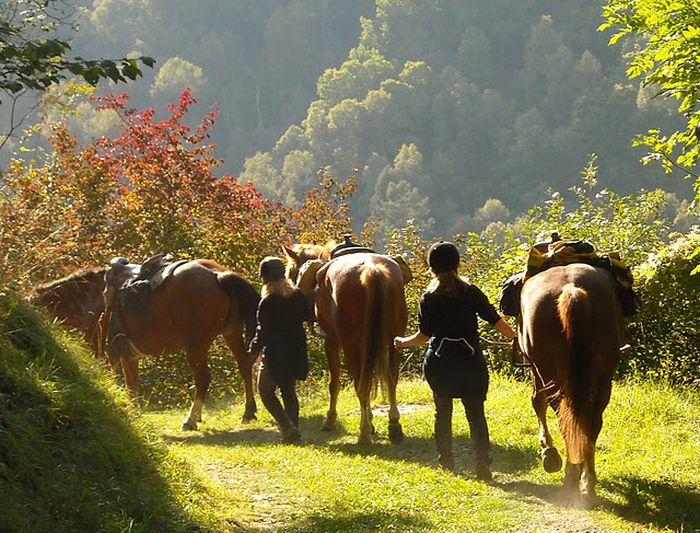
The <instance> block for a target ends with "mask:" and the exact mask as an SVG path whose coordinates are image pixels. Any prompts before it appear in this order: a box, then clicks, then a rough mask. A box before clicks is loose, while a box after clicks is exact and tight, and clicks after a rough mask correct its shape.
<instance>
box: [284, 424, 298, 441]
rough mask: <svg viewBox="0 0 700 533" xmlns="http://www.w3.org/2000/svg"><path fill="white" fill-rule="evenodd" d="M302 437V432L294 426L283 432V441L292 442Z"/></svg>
mask: <svg viewBox="0 0 700 533" xmlns="http://www.w3.org/2000/svg"><path fill="white" fill-rule="evenodd" d="M300 439H301V433H299V430H298V429H297V428H295V427H294V426H292V427H290V428H288V429H285V430H284V431H283V432H282V442H283V443H285V444H292V443H295V442H297V441H299V440H300Z"/></svg>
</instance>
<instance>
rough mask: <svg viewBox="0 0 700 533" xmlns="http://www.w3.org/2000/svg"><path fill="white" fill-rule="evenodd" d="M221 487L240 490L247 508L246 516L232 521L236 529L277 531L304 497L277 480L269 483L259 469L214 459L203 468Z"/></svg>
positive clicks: (302, 501) (303, 501)
mask: <svg viewBox="0 0 700 533" xmlns="http://www.w3.org/2000/svg"><path fill="white" fill-rule="evenodd" d="M203 473H204V474H205V475H207V476H209V477H210V478H212V480H214V482H216V483H217V484H218V485H219V486H221V487H222V488H224V489H225V490H231V491H236V492H239V493H243V498H244V499H245V500H246V501H247V502H249V504H250V508H249V509H248V512H247V513H246V520H245V521H240V522H238V523H237V524H236V526H237V527H236V528H235V529H236V530H238V531H252V532H254V531H260V532H262V531H277V530H279V529H281V528H283V527H284V526H286V525H288V522H289V521H288V518H289V517H290V516H291V515H292V513H293V511H294V510H295V509H299V507H302V506H303V505H304V504H305V501H306V499H307V498H306V497H304V496H292V495H290V494H289V492H288V491H287V490H286V489H285V487H284V486H283V485H281V484H279V483H271V482H270V480H269V479H268V478H267V476H264V474H263V473H262V472H260V473H256V472H255V470H254V469H252V468H251V467H250V466H249V465H248V466H246V465H239V464H235V463H217V464H213V465H209V466H208V467H207V468H206V469H205V470H204V472H203Z"/></svg>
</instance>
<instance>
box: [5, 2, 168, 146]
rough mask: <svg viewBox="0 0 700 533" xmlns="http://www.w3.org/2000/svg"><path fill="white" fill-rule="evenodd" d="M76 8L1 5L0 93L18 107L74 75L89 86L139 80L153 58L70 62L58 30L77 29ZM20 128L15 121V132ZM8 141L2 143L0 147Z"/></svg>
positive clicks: (41, 4) (57, 4)
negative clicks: (20, 99)
mask: <svg viewBox="0 0 700 533" xmlns="http://www.w3.org/2000/svg"><path fill="white" fill-rule="evenodd" d="M75 12H76V11H75V8H74V7H73V6H72V5H71V4H70V3H68V2H67V1H66V0H5V1H3V2H2V4H0V90H1V91H2V92H4V93H5V94H6V95H8V96H9V97H10V98H11V100H12V102H13V103H14V102H15V100H16V97H17V96H18V95H21V94H23V93H25V92H27V91H43V90H45V89H46V88H48V87H50V86H52V85H55V84H58V83H60V82H61V81H62V80H64V79H66V77H68V76H70V75H75V76H80V77H81V78H83V79H85V81H87V82H88V83H90V84H91V85H96V84H97V83H98V82H99V81H100V80H101V79H110V80H112V81H114V82H126V81H128V80H134V79H136V78H137V77H139V76H141V75H142V73H141V69H140V66H139V65H140V64H144V65H147V66H149V67H150V66H153V64H154V62H155V61H154V60H153V59H152V58H150V57H145V56H142V57H139V58H121V59H84V58H82V57H80V56H77V57H74V58H72V59H71V58H69V57H68V54H69V52H70V51H71V45H70V43H69V42H68V41H67V40H65V39H63V38H61V37H60V36H59V35H58V33H59V30H60V29H62V28H65V27H66V26H67V27H69V28H70V29H72V30H75V29H76V26H75V22H74V14H75ZM15 127H16V124H15V123H14V122H13V123H12V124H11V127H10V131H12V130H13V129H14V128H15ZM6 140H7V136H5V138H4V140H3V141H0V147H2V145H3V144H4V143H5V142H6Z"/></svg>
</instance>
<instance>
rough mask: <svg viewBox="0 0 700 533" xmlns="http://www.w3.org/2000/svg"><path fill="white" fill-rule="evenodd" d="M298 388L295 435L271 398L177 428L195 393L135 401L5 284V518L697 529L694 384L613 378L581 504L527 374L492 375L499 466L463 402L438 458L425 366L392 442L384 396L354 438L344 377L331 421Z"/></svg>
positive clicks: (1, 472) (191, 524)
mask: <svg viewBox="0 0 700 533" xmlns="http://www.w3.org/2000/svg"><path fill="white" fill-rule="evenodd" d="M56 335H57V336H56ZM55 336H56V337H55ZM214 386H216V384H214ZM301 389H302V390H301V411H302V413H301V414H302V420H301V429H302V433H303V435H304V441H303V443H302V444H300V445H293V446H288V445H282V444H281V443H280V436H279V433H278V432H277V430H276V429H275V428H274V425H273V422H272V419H271V418H270V416H269V415H268V414H267V413H265V412H264V411H262V410H261V411H260V412H259V420H258V421H257V422H254V423H251V424H246V425H243V424H241V422H240V418H241V415H242V413H243V405H242V402H241V401H240V400H239V401H232V402H231V401H224V400H219V402H218V403H215V404H213V405H207V407H206V408H205V412H204V422H203V424H202V425H201V426H200V427H201V429H200V431H197V432H182V431H180V430H179V429H178V428H179V426H180V423H181V421H182V419H183V418H184V416H185V414H186V408H187V407H188V406H187V405H183V406H182V407H181V408H178V409H172V408H167V409H163V408H156V407H149V408H145V409H144V410H143V411H141V412H139V411H138V410H136V409H135V408H134V407H133V406H131V404H130V403H129V402H128V400H127V399H126V395H125V394H124V392H123V390H121V389H120V388H119V387H118V386H117V385H116V384H115V380H114V379H113V377H112V376H111V375H110V374H108V373H107V372H105V371H104V370H102V369H100V368H98V365H96V364H95V361H94V359H92V358H91V357H90V356H89V355H88V353H87V351H86V349H85V348H84V347H83V346H82V345H81V344H80V343H79V342H76V341H75V340H74V339H73V338H72V337H70V336H66V335H65V334H64V333H61V332H59V331H58V330H55V331H54V330H47V328H46V325H45V324H44V323H43V322H42V321H41V320H40V319H38V318H37V316H36V315H35V314H34V313H32V312H31V311H30V310H28V309H27V308H26V307H24V306H22V305H21V304H17V302H14V301H12V300H10V299H8V298H7V297H4V296H2V295H0V501H1V502H2V512H0V531H9V532H14V531H17V532H20V531H21V532H24V531H56V532H61V531H107V532H112V531H144V532H150V531H168V532H171V531H174V532H178V531H182V532H189V531H215V532H218V531H241V530H245V531H282V532H296V531H367V530H378V531H440V532H448V531H533V532H534V531H630V532H631V531H635V532H636V531H679V532H680V531H682V532H692V531H696V530H700V491H698V487H700V466H699V463H698V457H699V456H700V394H699V393H698V391H697V390H695V391H693V390H691V389H687V388H685V389H684V388H674V387H671V386H668V385H664V384H654V383H638V382H624V383H616V384H615V386H614V388H613V395H612V400H611V404H610V406H609V407H608V409H607V411H606V413H605V417H604V418H605V422H604V427H603V432H602V434H601V437H600V439H599V441H598V453H597V466H598V474H599V485H598V488H599V496H600V500H599V502H598V504H597V505H596V506H595V507H594V508H593V509H591V510H585V509H582V508H579V507H577V506H575V505H574V506H571V505H567V504H566V502H563V501H562V499H561V497H560V490H559V485H560V484H561V481H562V474H561V473H557V474H546V473H545V472H544V470H543V469H542V468H541V466H540V464H539V460H538V445H537V424H536V420H535V416H534V414H533V413H532V409H531V407H530V402H529V386H528V384H527V383H524V382H521V381H518V380H515V379H513V378H509V377H504V376H499V375H494V376H492V384H491V390H490V392H489V399H488V401H487V404H486V410H487V419H488V421H489V426H490V431H491V441H492V455H493V459H494V462H493V464H492V468H493V470H494V474H495V479H494V482H492V483H489V484H487V483H483V482H479V481H477V480H476V479H475V477H474V475H473V472H472V470H471V457H470V452H469V439H468V425H467V422H466V418H465V416H464V415H463V413H462V412H461V411H460V410H459V409H457V405H456V406H455V415H454V434H455V452H456V459H457V469H456V472H455V473H453V474H452V473H445V472H443V471H441V470H439V469H438V468H437V461H436V452H435V449H434V442H433V437H432V424H433V410H432V402H431V395H430V391H429V389H428V387H427V385H426V384H425V383H423V382H422V381H421V380H417V379H413V380H411V379H403V380H402V381H401V383H400V386H399V391H398V392H399V394H398V395H399V399H400V402H401V404H400V408H401V411H402V419H401V420H402V423H403V426H404V432H405V433H406V439H405V441H404V442H403V443H401V444H400V445H392V444H390V443H389V441H388V439H387V420H386V405H383V404H382V403H381V401H377V402H376V407H377V409H376V415H375V421H374V422H375V426H376V427H377V430H378V437H377V439H376V441H375V442H374V443H372V444H369V445H362V446H361V445H358V444H356V440H357V434H358V426H359V416H358V403H357V400H356V398H355V395H354V392H353V391H352V388H351V387H345V388H344V389H343V390H342V392H341V396H340V402H339V424H338V428H337V429H336V431H334V432H323V431H321V430H320V429H319V428H320V426H321V422H322V420H323V416H324V414H325V411H326V409H327V391H326V387H325V386H324V385H322V384H320V383H317V382H316V383H314V382H309V383H305V384H303V386H302V387H301ZM550 419H551V422H552V427H556V424H555V422H554V419H553V415H551V414H550ZM555 439H556V442H557V445H558V446H559V448H560V450H561V449H563V447H562V442H561V438H560V436H559V435H558V434H556V435H555Z"/></svg>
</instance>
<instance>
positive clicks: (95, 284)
mask: <svg viewBox="0 0 700 533" xmlns="http://www.w3.org/2000/svg"><path fill="white" fill-rule="evenodd" d="M105 272H107V269H106V268H94V269H86V270H80V271H78V272H75V273H73V274H71V275H69V276H65V277H63V278H61V279H58V280H56V281H52V282H50V283H45V284H43V285H39V286H38V287H36V288H35V289H34V294H33V295H32V296H31V297H30V298H29V302H30V303H32V304H34V305H39V306H41V307H44V308H45V309H46V310H47V311H48V313H49V314H50V316H51V317H53V318H54V319H55V320H57V321H59V322H62V323H63V324H64V325H65V326H66V327H69V328H75V329H77V330H78V331H79V332H80V333H82V335H83V337H84V338H85V341H86V342H87V343H88V344H89V345H90V347H91V348H92V349H93V350H94V352H95V353H97V351H98V345H99V339H100V333H99V328H98V326H99V320H100V317H101V316H102V313H103V312H104V308H105V303H104V296H103V292H104V288H105V281H104V277H105Z"/></svg>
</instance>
